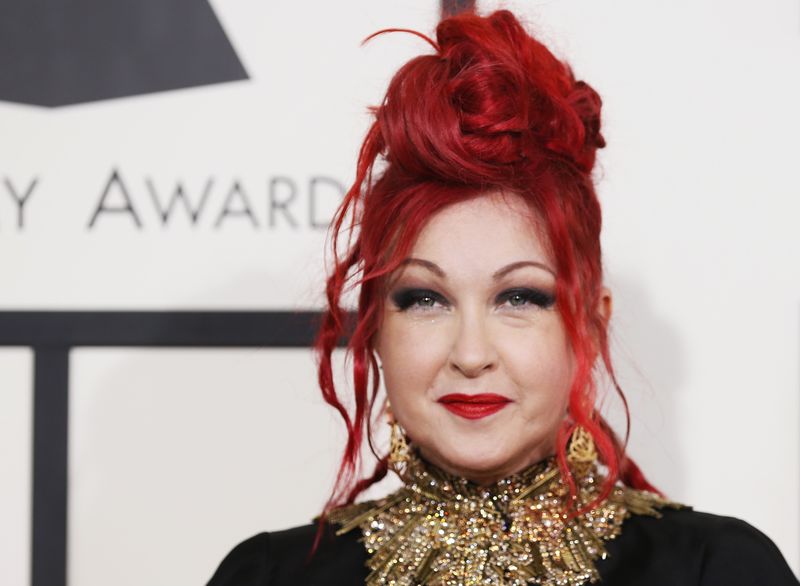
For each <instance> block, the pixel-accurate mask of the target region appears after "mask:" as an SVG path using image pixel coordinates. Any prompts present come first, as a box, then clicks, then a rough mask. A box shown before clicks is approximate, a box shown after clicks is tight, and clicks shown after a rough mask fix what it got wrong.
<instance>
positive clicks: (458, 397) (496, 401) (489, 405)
mask: <svg viewBox="0 0 800 586" xmlns="http://www.w3.org/2000/svg"><path fill="white" fill-rule="evenodd" d="M510 402H511V399H509V398H508V397H504V396H502V395H495V394H494V393H482V394H480V395H462V394H461V393H452V394H450V395H445V396H444V397H441V398H440V399H439V403H441V404H442V406H443V407H444V408H445V409H447V410H448V411H450V412H451V413H455V414H456V415H458V416H459V417H463V418H464V419H482V418H483V417H488V416H489V415H492V414H493V413H497V412H498V411H500V409H502V408H503V407H505V406H506V405H508V404H509V403H510Z"/></svg>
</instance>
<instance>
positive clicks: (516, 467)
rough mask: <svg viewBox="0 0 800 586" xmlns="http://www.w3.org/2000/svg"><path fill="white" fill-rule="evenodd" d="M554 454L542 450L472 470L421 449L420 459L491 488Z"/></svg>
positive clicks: (449, 472) (451, 473)
mask: <svg viewBox="0 0 800 586" xmlns="http://www.w3.org/2000/svg"><path fill="white" fill-rule="evenodd" d="M553 454H554V452H553V450H552V449H551V450H541V451H537V452H534V453H532V454H530V455H529V456H527V457H525V458H520V459H518V460H513V461H510V462H504V463H503V464H502V465H500V466H497V467H494V468H480V469H471V468H461V467H457V466H452V465H450V463H448V462H446V461H444V460H443V459H442V458H438V457H437V456H436V455H435V454H431V453H429V452H428V451H427V450H423V449H422V448H420V449H419V457H420V458H421V459H422V460H423V461H424V462H425V463H427V464H429V465H433V466H435V467H436V468H439V469H440V470H442V471H443V472H445V473H446V474H448V475H449V476H453V477H457V478H463V479H464V480H467V481H469V482H470V483H472V484H475V485H477V486H481V487H490V486H493V485H495V484H497V483H498V482H500V481H501V480H503V479H505V478H509V477H511V476H514V475H516V474H520V473H523V472H524V471H526V470H528V469H530V468H532V467H534V466H536V465H537V464H540V463H542V462H544V461H545V460H548V459H550V458H551V457H552V456H553Z"/></svg>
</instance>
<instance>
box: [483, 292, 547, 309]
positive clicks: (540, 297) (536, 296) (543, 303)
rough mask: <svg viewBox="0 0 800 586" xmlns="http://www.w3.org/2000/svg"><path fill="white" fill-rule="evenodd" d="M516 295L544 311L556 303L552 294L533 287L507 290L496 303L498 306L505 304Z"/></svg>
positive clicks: (499, 296) (498, 297)
mask: <svg viewBox="0 0 800 586" xmlns="http://www.w3.org/2000/svg"><path fill="white" fill-rule="evenodd" d="M515 295H519V296H520V297H522V299H523V300H525V301H527V302H528V303H531V304H533V305H536V306H538V307H541V308H542V309H548V308H550V307H552V306H553V305H554V304H555V302H556V297H555V295H553V294H552V293H548V292H547V291H543V290H541V289H536V288H533V287H515V288H513V289H506V290H505V291H503V292H502V293H500V294H499V295H498V296H497V298H496V300H495V302H496V303H498V304H500V303H505V302H506V301H508V300H509V299H511V298H512V297H514V296H515Z"/></svg>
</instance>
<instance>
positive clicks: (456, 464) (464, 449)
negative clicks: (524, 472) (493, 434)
mask: <svg viewBox="0 0 800 586" xmlns="http://www.w3.org/2000/svg"><path fill="white" fill-rule="evenodd" d="M453 439H454V440H456V441H452V442H447V443H445V444H444V445H440V446H437V448H438V449H435V450H431V452H433V453H432V455H433V456H434V457H435V459H436V460H439V462H438V464H439V466H440V467H441V468H444V469H445V470H450V471H451V472H454V473H456V474H457V475H459V476H464V477H466V478H473V477H477V478H481V477H485V476H493V475H495V474H499V475H501V476H505V475H507V474H510V473H513V472H516V470H513V469H512V468H513V466H514V463H513V462H514V460H516V459H518V458H519V457H520V456H519V454H518V453H515V452H514V451H512V450H509V449H508V443H507V442H504V441H501V440H498V439H494V438H488V437H484V438H480V439H479V438H453ZM423 452H424V448H423ZM433 463H434V464H436V463H437V462H435V461H434V462H433ZM498 479H499V477H498Z"/></svg>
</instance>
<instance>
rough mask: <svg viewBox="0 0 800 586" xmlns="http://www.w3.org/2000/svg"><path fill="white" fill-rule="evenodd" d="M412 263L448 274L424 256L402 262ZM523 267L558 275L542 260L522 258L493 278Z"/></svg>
mask: <svg viewBox="0 0 800 586" xmlns="http://www.w3.org/2000/svg"><path fill="white" fill-rule="evenodd" d="M412 264H413V265H417V266H420V267H422V268H425V269H428V270H429V271H431V272H432V273H433V274H435V275H436V276H438V277H441V278H443V279H444V278H446V277H447V274H446V273H445V272H444V270H443V269H442V267H440V266H439V265H437V264H436V263H435V262H431V261H429V260H425V259H422V258H414V257H412V256H410V257H408V258H406V259H403V261H402V262H401V263H400V265H401V266H402V265H412ZM523 267H536V268H539V269H542V270H544V271H547V272H548V273H550V274H551V275H553V276H554V277H555V276H556V273H555V271H554V270H553V269H551V268H550V267H549V266H547V265H546V264H544V263H541V262H538V261H535V260H520V261H517V262H512V263H511V264H508V265H506V266H504V267H502V268H500V269H498V270H496V271H495V272H494V273H492V279H493V280H495V281H497V280H498V279H501V278H502V277H504V276H506V275H507V274H508V273H510V272H512V271H516V270H517V269H521V268H523Z"/></svg>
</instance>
